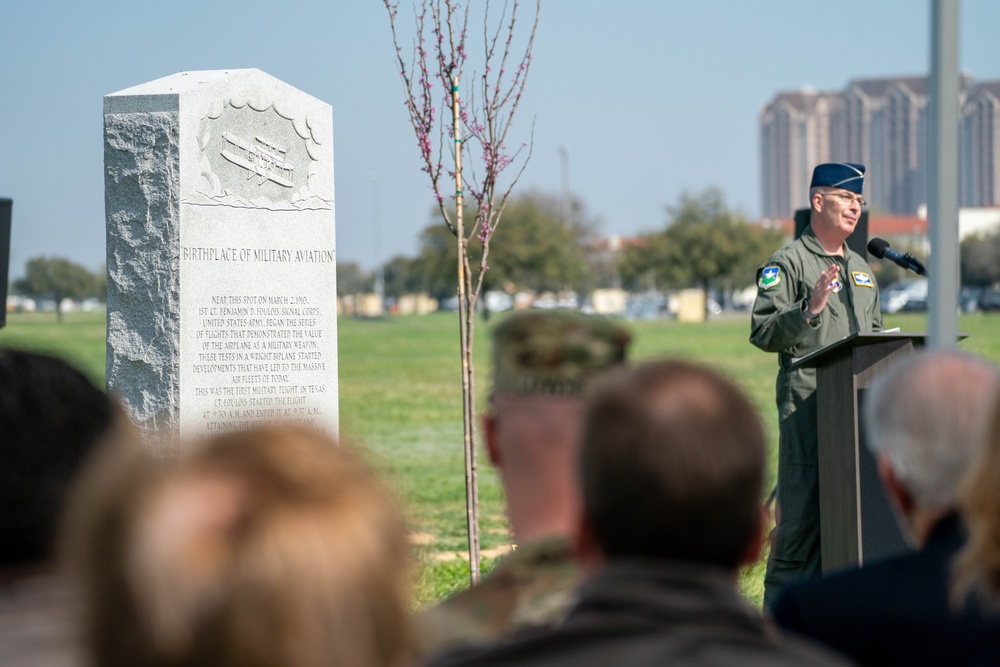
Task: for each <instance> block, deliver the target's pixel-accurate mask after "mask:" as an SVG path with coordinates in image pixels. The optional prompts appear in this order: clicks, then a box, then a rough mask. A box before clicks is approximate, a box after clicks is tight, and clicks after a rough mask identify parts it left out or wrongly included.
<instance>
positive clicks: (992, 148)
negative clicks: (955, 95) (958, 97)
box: [959, 81, 1000, 207]
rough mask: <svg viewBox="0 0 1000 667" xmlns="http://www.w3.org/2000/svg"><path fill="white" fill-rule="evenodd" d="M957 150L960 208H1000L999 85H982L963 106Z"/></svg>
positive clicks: (996, 82)
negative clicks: (959, 144)
mask: <svg viewBox="0 0 1000 667" xmlns="http://www.w3.org/2000/svg"><path fill="white" fill-rule="evenodd" d="M960 137H961V148H960V150H959V160H960V162H959V164H960V167H959V179H960V181H959V182H960V184H961V185H960V188H961V190H960V201H961V204H962V206H969V207H983V206H997V205H998V204H1000V81H991V82H989V83H981V84H979V85H978V86H975V87H974V88H972V90H971V91H969V95H968V97H967V98H966V100H965V104H963V105H962V127H961V131H960Z"/></svg>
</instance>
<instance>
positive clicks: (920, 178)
mask: <svg viewBox="0 0 1000 667" xmlns="http://www.w3.org/2000/svg"><path fill="white" fill-rule="evenodd" d="M998 87H1000V82H995V83H988V84H980V85H979V86H976V87H975V88H973V87H972V82H971V79H970V78H969V77H963V79H962V81H961V88H960V96H961V99H960V100H959V101H960V103H961V104H962V110H963V113H962V128H961V141H962V148H961V153H962V156H963V160H962V165H963V166H962V169H963V172H962V177H961V178H962V184H963V185H962V204H963V205H977V206H984V205H986V206H988V205H994V204H1000V187H996V186H993V189H992V190H990V189H989V186H988V185H987V184H986V183H985V182H984V179H986V181H988V179H989V178H994V181H993V182H994V183H996V182H997V181H996V176H992V175H994V174H996V175H997V176H1000V173H998V172H1000V156H998V151H1000V115H998V112H1000V107H998V106H997V99H998V95H997V89H998ZM970 91H971V92H970ZM976 91H979V92H976ZM974 94H975V95H976V97H975V99H976V100H978V102H977V103H976V104H970V102H971V101H972V100H973V97H974ZM796 100H809V101H812V102H813V103H811V104H806V103H802V102H800V103H799V104H798V105H795V104H793V101H796ZM819 100H822V103H820V102H819ZM991 110H992V111H991ZM991 113H992V114H993V115H992V116H990V114H991ZM977 114H978V117H979V119H978V120H970V116H976V115H977ZM991 118H992V120H990V119H991ZM810 131H811V132H818V133H820V135H821V136H811V137H810V141H809V146H810V147H811V148H813V149H814V150H813V151H812V152H809V151H804V150H803V147H802V145H801V144H797V143H795V141H794V140H789V139H787V138H786V135H790V133H795V132H798V134H799V136H806V135H807V134H808V132H810ZM927 131H928V97H927V78H926V77H895V78H887V79H859V80H856V81H852V82H850V83H849V84H848V86H847V87H846V88H845V89H844V90H842V91H839V92H823V93H820V92H816V91H808V90H807V91H802V92H799V93H790V92H782V93H778V94H777V95H776V96H775V98H774V100H773V101H772V102H771V103H770V104H768V105H767V106H766V107H765V108H764V110H763V111H762V112H761V115H760V139H761V152H760V155H761V204H762V206H761V214H762V216H763V217H772V218H773V217H785V216H789V215H791V214H792V212H793V211H795V209H798V208H802V207H804V206H807V205H808V192H807V191H806V190H805V187H807V186H808V180H809V175H810V173H811V171H812V167H813V166H814V165H816V164H818V163H820V162H827V161H834V162H860V163H862V164H864V165H866V166H867V167H868V174H867V183H866V187H865V197H866V199H868V201H869V202H870V206H871V207H872V208H873V209H875V210H878V211H880V212H883V213H891V214H897V215H912V214H914V213H916V212H917V209H918V208H919V207H920V206H921V205H922V204H926V201H927V192H926V191H927V173H926V169H927ZM984 142H985V143H984ZM972 146H975V147H976V151H975V154H974V155H973V154H972V153H971V150H972V149H971V148H970V147H972ZM987 174H988V175H987ZM803 183H805V186H803V185H802V184H803ZM966 190H969V194H968V196H966ZM973 190H974V191H975V192H976V193H977V194H975V195H973V194H972V192H973ZM975 197H978V199H975ZM973 202H976V203H973Z"/></svg>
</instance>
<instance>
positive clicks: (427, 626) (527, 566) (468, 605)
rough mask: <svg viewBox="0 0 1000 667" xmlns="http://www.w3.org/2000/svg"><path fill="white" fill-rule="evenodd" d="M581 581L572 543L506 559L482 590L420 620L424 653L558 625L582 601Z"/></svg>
mask: <svg viewBox="0 0 1000 667" xmlns="http://www.w3.org/2000/svg"><path fill="white" fill-rule="evenodd" d="M580 579H581V573H580V570H579V568H578V567H577V566H576V565H575V563H574V562H573V560H572V558H571V555H570V545H569V541H568V540H567V539H565V538H551V539H545V540H539V541H537V542H533V543H531V544H526V545H524V546H522V547H520V548H518V549H516V550H515V551H513V552H512V553H511V554H509V555H508V556H505V557H504V558H503V559H501V561H500V562H498V563H497V565H496V566H495V567H494V568H493V570H491V571H490V573H489V574H488V575H487V576H486V577H484V578H483V580H482V581H480V582H479V585H478V586H475V587H473V588H469V589H467V590H464V591H462V592H461V593H458V594H456V595H454V596H452V597H450V598H448V599H447V600H445V601H444V602H441V603H440V604H438V605H435V606H434V607H430V608H428V609H425V610H423V611H421V612H419V613H418V614H417V617H416V619H415V620H416V625H417V642H418V644H419V650H420V653H421V654H422V655H429V654H430V653H433V652H436V651H440V650H442V649H445V648H448V647H450V646H455V645H458V644H465V643H474V642H482V641H490V640H495V639H498V638H500V637H503V636H504V635H506V634H508V633H510V632H513V631H514V630H518V629H521V628H525V627H538V626H546V625H552V624H555V623H557V622H559V621H560V620H562V618H563V617H564V616H565V614H566V612H567V611H569V608H570V607H571V606H572V605H573V603H574V602H575V601H576V593H575V590H576V586H577V584H578V583H579V582H580Z"/></svg>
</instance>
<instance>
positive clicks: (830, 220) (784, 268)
mask: <svg viewBox="0 0 1000 667" xmlns="http://www.w3.org/2000/svg"><path fill="white" fill-rule="evenodd" d="M864 173H865V168H864V166H862V165H860V164H850V163H826V164H821V165H819V166H817V167H816V168H815V170H813V176H812V182H811V183H810V186H809V205H810V212H811V217H810V224H809V226H808V227H806V229H805V230H804V231H803V233H802V236H801V237H800V238H798V239H796V240H795V241H793V242H791V243H789V244H788V245H786V246H784V247H783V248H781V249H780V250H778V251H777V252H775V253H774V254H773V255H772V256H771V258H770V259H769V260H768V261H767V262H765V263H764V264H763V265H762V266H761V267H760V268H759V269H757V300H756V301H755V302H754V307H753V317H752V321H751V332H750V342H751V343H753V344H754V345H756V346H757V347H759V348H760V349H762V350H764V351H765V352H777V353H778V365H779V369H778V380H777V405H778V421H779V451H778V488H777V512H776V518H777V525H776V526H775V529H774V532H773V533H772V535H771V555H770V557H769V558H768V562H767V572H766V574H765V576H764V604H765V606H768V607H770V606H771V603H772V602H773V601H774V599H775V597H776V594H777V592H778V589H779V588H780V587H781V586H782V585H783V584H785V583H788V582H790V581H793V580H795V579H800V578H804V577H808V576H812V575H816V574H819V573H820V567H821V563H820V527H819V475H818V471H817V458H818V452H817V447H818V444H817V441H818V439H817V432H816V431H817V415H816V371H815V370H814V369H808V368H801V369H795V370H792V369H790V368H789V366H790V365H791V363H792V360H793V359H796V358H798V357H801V356H803V355H805V354H808V353H809V352H812V351H814V350H817V349H819V348H821V347H823V346H825V345H828V344H830V343H832V342H834V341H836V340H840V339H841V338H844V337H845V336H848V335H850V334H853V333H858V332H860V333H869V332H872V331H881V330H882V314H881V311H880V309H879V295H878V286H877V285H876V283H875V278H874V276H873V274H872V270H871V268H870V267H869V266H868V263H867V262H866V261H865V259H864V258H863V257H862V256H861V255H859V254H858V253H856V252H854V251H853V250H851V249H850V248H849V247H848V246H847V244H846V243H845V241H846V239H847V237H848V236H850V234H851V232H853V231H854V227H855V226H856V225H857V223H858V220H859V219H860V218H861V209H862V208H863V207H864V206H865V200H864V199H863V198H862V197H861V190H862V186H863V185H864Z"/></svg>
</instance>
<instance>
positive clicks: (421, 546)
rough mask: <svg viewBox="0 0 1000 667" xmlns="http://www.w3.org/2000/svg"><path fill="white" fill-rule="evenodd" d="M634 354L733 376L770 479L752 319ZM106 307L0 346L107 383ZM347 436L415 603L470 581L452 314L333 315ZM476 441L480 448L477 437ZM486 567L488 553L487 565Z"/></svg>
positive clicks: (494, 501) (769, 363)
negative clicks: (380, 497) (404, 566)
mask: <svg viewBox="0 0 1000 667" xmlns="http://www.w3.org/2000/svg"><path fill="white" fill-rule="evenodd" d="M496 321H498V318H494V319H493V320H491V321H490V322H482V321H480V322H479V324H478V326H477V331H476V346H475V359H476V370H477V377H478V382H477V386H476V393H477V396H478V397H479V400H478V404H479V405H480V406H482V405H483V402H484V398H485V396H486V393H487V392H488V391H489V378H490V365H489V331H490V329H491V328H492V326H493V325H494V324H495V323H496ZM885 325H886V327H897V326H898V327H900V329H901V330H903V331H926V328H927V327H926V316H924V315H921V314H906V315H895V316H887V317H886V322H885ZM628 326H629V327H630V328H631V329H632V331H633V333H634V346H633V358H636V359H650V358H656V357H666V356H677V357H683V358H686V359H690V360H692V361H697V362H701V363H705V364H708V365H711V366H713V367H715V368H717V369H720V370H722V371H723V372H725V373H726V374H728V375H729V376H730V377H732V378H733V379H734V380H735V381H736V382H737V383H739V384H740V385H741V386H742V387H743V388H744V390H745V391H746V392H747V394H748V395H749V396H750V397H751V399H752V400H753V402H754V403H755V404H756V405H757V407H758V408H759V409H760V410H761V414H762V415H763V417H764V421H765V424H766V425H767V428H768V430H769V434H770V439H771V443H772V457H771V459H772V465H771V467H770V472H769V477H770V478H769V480H768V488H769V489H770V486H771V485H773V479H774V461H775V460H776V459H775V455H776V450H777V415H776V411H775V407H774V378H775V375H776V373H777V361H776V359H775V355H771V354H765V353H763V352H760V351H758V350H757V349H755V348H754V347H752V346H751V345H750V344H749V342H748V340H747V339H748V336H749V317H748V316H747V315H743V316H726V317H724V318H719V319H714V320H711V321H709V322H705V323H702V324H681V323H678V322H675V321H672V320H661V321H655V322H635V323H630V324H629V325H628ZM959 330H960V331H962V332H965V333H968V334H969V338H968V339H967V340H965V341H964V342H963V343H962V344H961V347H962V348H963V349H966V350H969V351H972V352H977V353H979V354H982V355H984V356H986V357H988V358H991V359H993V360H995V361H997V362H1000V315H968V316H963V317H962V319H961V321H960V324H959ZM104 335H105V323H104V314H103V313H69V314H67V315H66V321H65V322H64V323H63V324H56V323H55V316H54V315H53V314H12V315H9V316H8V326H7V327H6V328H5V329H2V330H0V344H3V345H11V346H19V347H26V348H30V349H35V350H40V351H46V352H50V353H53V354H57V355H60V356H63V357H65V358H67V359H69V360H71V361H73V362H75V363H76V364H78V365H79V366H80V367H81V368H83V369H84V371H85V372H87V373H88V374H89V375H90V376H91V377H92V378H93V379H94V381H95V382H97V383H103V381H104V372H105V371H104V356H105V345H104ZM339 335H340V341H339V350H340V415H341V429H342V435H343V436H344V437H345V438H346V439H349V440H351V441H353V442H355V443H356V444H358V445H359V446H361V447H362V448H363V450H364V451H366V452H367V453H368V454H369V456H370V458H371V460H372V462H373V463H374V465H375V466H377V467H378V468H379V469H380V470H382V471H384V473H385V474H386V475H387V476H388V478H389V480H390V481H391V483H392V485H393V486H394V488H395V489H396V491H397V493H398V495H399V496H400V498H401V500H402V501H403V504H404V506H405V507H406V509H407V512H408V515H409V521H410V527H411V531H412V533H413V534H414V538H415V543H416V544H417V555H418V559H419V562H420V565H421V567H420V572H419V576H418V583H417V589H416V600H415V603H416V604H424V603H427V602H429V601H433V600H436V599H439V598H440V597H442V596H444V595H447V594H448V593H449V592H451V591H454V590H456V589H458V588H461V587H463V586H465V585H466V584H467V582H468V566H467V564H466V563H465V561H463V560H461V559H460V558H457V557H456V556H455V555H456V554H459V553H461V552H464V551H465V549H466V532H465V491H464V465H463V460H462V408H461V383H460V373H459V362H458V323H457V317H456V316H455V315H454V314H449V313H439V314H434V315H429V316H425V317H419V316H408V317H395V318H390V319H382V320H354V319H348V318H342V319H341V320H340V322H339ZM479 444H480V452H481V451H482V449H481V443H479ZM479 492H480V519H481V522H480V523H481V533H482V535H481V546H482V549H483V550H484V551H485V552H486V553H495V552H494V550H499V549H502V548H503V547H506V546H507V545H508V544H509V543H510V534H509V531H508V528H507V522H506V517H505V516H504V509H503V497H502V491H501V488H500V484H499V482H498V480H497V477H496V475H495V474H494V473H493V471H492V469H491V468H490V467H489V465H488V464H487V462H486V460H485V456H484V455H483V454H480V467H479ZM485 567H486V568H488V567H489V562H487V563H486V565H485ZM762 577H763V561H761V562H760V563H758V564H757V565H756V566H754V567H752V568H749V569H748V570H747V571H746V572H745V573H744V574H743V576H742V578H741V585H742V589H743V591H744V593H745V594H746V596H747V597H748V598H749V599H750V600H752V601H754V602H755V603H757V604H760V601H761V596H762V592H763V587H762Z"/></svg>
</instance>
